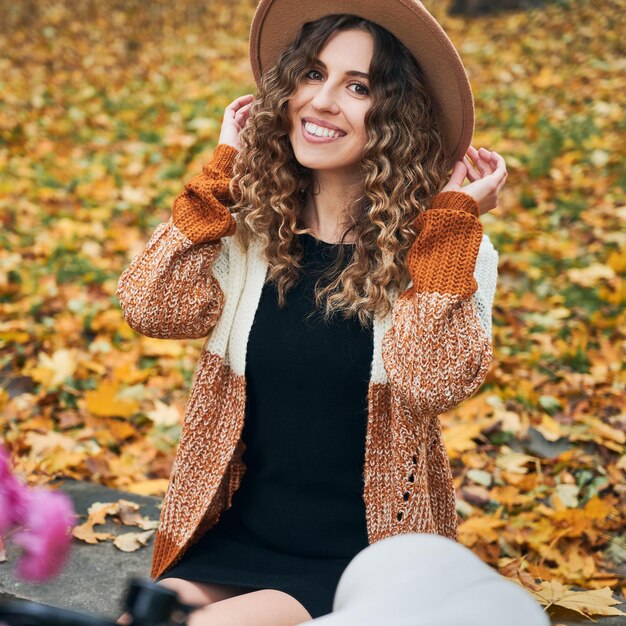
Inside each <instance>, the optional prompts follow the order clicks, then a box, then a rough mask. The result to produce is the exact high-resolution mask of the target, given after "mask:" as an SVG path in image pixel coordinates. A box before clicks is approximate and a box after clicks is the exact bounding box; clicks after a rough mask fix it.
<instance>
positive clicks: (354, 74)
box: [313, 59, 370, 80]
mask: <svg viewBox="0 0 626 626" xmlns="http://www.w3.org/2000/svg"><path fill="white" fill-rule="evenodd" d="M313 63H317V64H318V65H319V66H320V67H322V68H323V69H328V68H327V67H326V63H324V61H322V60H320V59H313ZM346 75H347V76H360V77H361V78H366V79H367V80H369V79H370V76H369V74H366V73H365V72H359V71H357V70H349V71H347V72H346Z"/></svg>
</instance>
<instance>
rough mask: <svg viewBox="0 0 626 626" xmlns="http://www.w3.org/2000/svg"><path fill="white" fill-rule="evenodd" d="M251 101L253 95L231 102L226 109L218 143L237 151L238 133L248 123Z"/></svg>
mask: <svg viewBox="0 0 626 626" xmlns="http://www.w3.org/2000/svg"><path fill="white" fill-rule="evenodd" d="M253 101H254V95H252V94H248V95H245V96H241V97H239V98H237V99H236V100H233V101H232V102H231V103H230V104H229V105H228V106H227V107H226V109H225V110H224V120H223V121H222V130H221V132H220V138H219V141H218V143H225V144H227V145H229V146H232V147H233V148H237V149H239V133H240V132H241V131H242V130H243V128H244V127H245V125H246V122H247V121H248V117H249V115H250V107H251V106H252V102H253Z"/></svg>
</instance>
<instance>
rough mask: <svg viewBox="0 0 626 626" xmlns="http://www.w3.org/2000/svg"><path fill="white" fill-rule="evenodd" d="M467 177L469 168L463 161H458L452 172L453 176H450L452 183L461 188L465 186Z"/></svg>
mask: <svg viewBox="0 0 626 626" xmlns="http://www.w3.org/2000/svg"><path fill="white" fill-rule="evenodd" d="M466 175H467V166H466V164H465V163H464V162H463V161H457V162H456V163H455V164H454V169H453V170H452V174H451V175H450V181H449V182H451V183H453V184H455V185H458V186H459V187H460V186H461V185H462V184H463V181H464V180H465V176H466Z"/></svg>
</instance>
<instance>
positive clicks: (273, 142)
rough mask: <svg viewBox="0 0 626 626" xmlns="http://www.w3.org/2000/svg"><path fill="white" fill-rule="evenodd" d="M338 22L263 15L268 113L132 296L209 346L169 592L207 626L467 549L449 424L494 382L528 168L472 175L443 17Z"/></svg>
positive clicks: (128, 278)
mask: <svg viewBox="0 0 626 626" xmlns="http://www.w3.org/2000/svg"><path fill="white" fill-rule="evenodd" d="M324 4H325V3H324V2H321V3H316V6H315V7H314V8H312V7H307V6H306V5H301V4H296V2H295V0H263V2H261V4H260V5H259V7H258V9H257V12H256V14H255V19H254V21H253V26H252V32H251V58H252V63H253V70H254V71H255V77H256V78H257V83H258V84H259V96H258V97H257V98H254V97H253V96H252V95H248V96H242V97H241V98H238V99H237V100H235V101H234V102H233V103H232V104H231V105H229V106H228V107H227V109H226V112H225V116H224V122H223V126H222V132H221V135H220V140H219V145H218V146H217V148H216V150H215V153H214V155H213V158H212V159H211V160H210V161H209V162H208V163H207V164H206V165H205V166H204V167H203V172H202V174H200V175H198V176H196V177H195V178H193V179H192V180H191V181H190V182H189V183H187V184H186V185H185V192H184V193H183V194H181V195H180V196H179V197H178V198H177V199H176V201H175V202H174V207H173V211H172V217H171V219H170V220H168V222H165V223H163V224H161V225H159V227H158V228H157V230H156V232H155V233H154V234H153V236H152V238H151V239H150V241H149V242H148V244H147V246H146V248H145V250H144V251H143V252H142V253H140V254H139V255H138V256H137V257H136V258H135V259H133V261H132V263H131V264H130V266H129V267H128V269H127V270H126V271H125V272H124V274H123V275H122V276H121V278H120V283H119V287H118V297H119V300H120V302H121V305H122V309H123V312H124V316H125V318H126V320H127V321H128V323H129V324H130V325H131V326H132V327H133V328H134V329H135V330H137V331H138V332H140V333H142V334H145V335H148V336H152V337H162V338H180V339H182V338H197V337H207V341H206V344H205V347H204V350H203V353H202V355H201V358H200V361H199V363H198V366H197V369H196V373H195V377H194V383H193V386H192V390H191V394H190V398H189V402H188V405H187V408H186V414H185V424H184V428H183V432H182V434H181V439H180V444H179V449H178V452H177V455H176V460H175V463H174V467H173V470H172V476H171V480H170V486H169V489H168V492H167V494H166V497H165V501H164V505H163V510H162V514H161V523H160V528H159V531H158V534H157V538H156V542H155V551H154V557H153V569H152V576H153V578H155V579H157V580H158V581H159V582H160V583H161V584H163V585H164V586H168V587H170V588H172V589H174V590H176V591H177V592H178V593H179V595H180V597H181V598H182V599H183V601H185V602H188V603H190V604H196V605H199V606H203V607H204V608H202V609H200V610H197V611H195V612H194V613H192V615H191V616H190V618H189V624H191V625H192V626H200V625H202V624H211V625H218V624H231V623H233V624H234V623H237V624H242V625H243V624H268V625H269V624H272V625H276V626H278V625H291V624H297V623H301V622H304V621H307V620H310V619H311V618H316V617H319V616H321V615H324V614H327V613H329V612H330V611H331V608H332V601H333V596H334V593H335V590H336V587H337V582H338V580H339V578H340V576H341V574H342V572H343V571H344V570H345V568H346V566H347V564H348V563H349V562H350V561H351V560H352V558H353V557H354V556H355V555H356V554H357V553H359V552H360V551H362V550H363V549H364V548H366V547H367V546H368V545H369V544H371V543H373V542H376V541H378V540H380V539H384V538H386V537H393V536H394V535H398V534H402V533H435V534H439V535H442V536H444V537H448V538H450V539H456V513H455V504H454V487H453V483H452V477H451V472H450V467H449V463H448V460H447V456H446V453H445V448H444V447H443V444H442V441H441V429H440V426H439V422H438V420H437V416H438V415H439V414H440V413H441V412H443V411H445V410H448V409H450V408H452V407H454V406H456V405H457V404H458V403H459V402H461V401H462V400H464V399H465V398H467V397H468V396H470V395H471V394H472V393H474V392H475V391H476V389H478V387H479V386H480V384H481V383H482V381H483V380H484V377H485V375H486V373H487V370H488V368H489V365H490V362H491V358H492V353H491V339H490V333H491V303H492V300H493V293H494V290H495V280H496V271H497V253H496V252H495V250H494V249H493V246H491V244H490V242H489V240H488V238H487V237H486V236H484V235H483V232H482V226H481V223H480V220H479V216H480V215H481V214H483V213H485V212H487V211H489V210H491V209H493V208H494V207H495V206H496V202H497V198H498V194H499V191H500V189H501V188H502V185H503V184H504V182H505V180H506V168H505V164H504V160H503V159H502V157H501V156H499V155H498V154H497V153H495V152H490V151H488V150H485V149H484V148H481V149H480V150H475V149H473V148H471V147H470V148H469V149H468V150H467V155H466V154H465V152H466V148H467V147H468V144H469V139H470V138H471V131H472V126H473V106H472V99H471V91H470V89H469V83H468V82H467V78H466V76H465V73H464V71H463V68H462V65H460V61H459V60H458V55H457V54H456V51H455V50H454V48H453V47H452V44H451V43H450V42H449V40H448V39H447V37H446V36H445V33H443V31H442V30H441V28H440V27H439V25H438V24H437V23H436V22H435V20H434V19H433V18H432V17H431V16H430V14H428V13H427V11H426V10H425V9H424V8H423V6H422V5H421V3H419V2H405V1H402V2H401V1H400V0H397V1H393V2H388V3H387V4H386V5H385V6H383V7H381V6H379V5H378V4H377V5H373V4H372V5H371V6H370V5H369V3H366V2H356V1H346V2H340V3H337V2H333V3H327V6H324ZM338 8H339V10H337V9H338ZM392 9H393V10H392ZM335 13H343V14H344V15H334V14H335ZM309 18H312V19H309ZM364 18H366V19H364ZM374 18H375V19H374ZM380 24H383V25H384V27H383V26H381V25H380ZM407 25H408V26H409V29H408V31H407ZM392 31H395V32H396V33H398V34H399V36H396V35H394V34H392ZM418 34H419V41H418V42H417V41H416V40H415V39H416V37H417V35H418ZM423 50H427V51H428V52H427V56H428V55H430V56H429V57H428V58H422V61H421V63H418V62H417V60H416V58H417V57H418V56H420V55H423ZM433 55H434V56H433ZM263 67H266V68H267V69H266V70H264V69H263ZM433 72H434V74H433ZM428 75H430V76H431V78H430V79H428V78H427V76H428ZM435 75H436V76H441V77H447V78H448V79H449V80H451V81H453V82H454V84H453V85H452V86H450V84H446V85H443V86H442V85H440V84H438V83H436V82H433V76H435ZM434 94H436V95H434ZM468 156H469V157H470V158H471V159H472V160H473V162H474V163H473V164H472V163H471V162H470V160H469V158H468ZM451 169H452V172H450V170H451ZM466 177H467V178H468V179H469V180H470V181H471V182H470V184H468V185H466V186H464V187H461V185H462V183H463V181H464V180H465V178H466ZM337 314H339V315H337ZM120 621H121V622H123V619H121V620H120Z"/></svg>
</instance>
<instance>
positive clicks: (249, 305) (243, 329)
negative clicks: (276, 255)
mask: <svg viewBox="0 0 626 626" xmlns="http://www.w3.org/2000/svg"><path fill="white" fill-rule="evenodd" d="M235 247H238V246H233V248H235ZM267 267H268V264H267V261H266V260H265V257H264V256H263V251H262V246H261V244H260V243H259V242H258V241H253V242H251V243H250V249H249V252H248V255H247V258H246V259H245V282H244V284H243V290H242V292H241V294H240V297H239V306H238V307H237V312H236V314H235V318H234V320H233V326H232V331H231V335H230V339H229V341H228V363H229V365H230V367H231V369H232V370H233V372H235V374H240V375H241V376H243V375H244V374H245V372H246V350H247V348H248V337H249V335H250V330H251V328H252V323H253V322H254V316H255V313H256V310H257V308H258V306H259V301H260V300H261V292H262V291H263V284H264V283H265V276H266V274H267Z"/></svg>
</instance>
